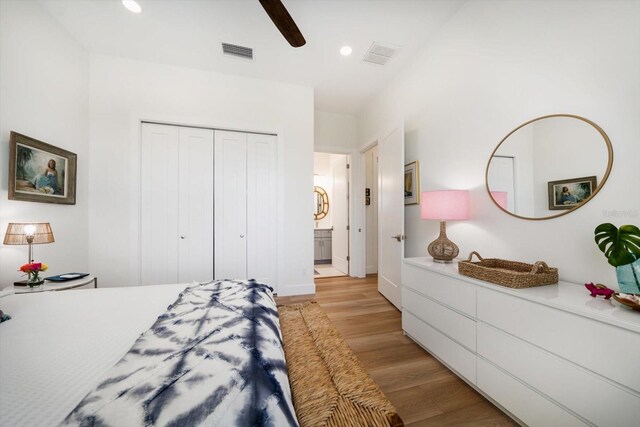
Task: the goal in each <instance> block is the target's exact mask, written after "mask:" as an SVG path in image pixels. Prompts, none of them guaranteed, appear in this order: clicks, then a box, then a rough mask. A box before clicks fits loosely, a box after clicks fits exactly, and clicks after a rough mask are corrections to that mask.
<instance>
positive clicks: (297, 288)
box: [278, 283, 316, 297]
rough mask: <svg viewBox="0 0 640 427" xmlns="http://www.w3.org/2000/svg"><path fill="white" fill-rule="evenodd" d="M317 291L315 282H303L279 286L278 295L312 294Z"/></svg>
mask: <svg viewBox="0 0 640 427" xmlns="http://www.w3.org/2000/svg"><path fill="white" fill-rule="evenodd" d="M315 293H316V285H315V283H309V284H303V285H287V286H278V296H279V297H288V296H292V295H311V294H315Z"/></svg>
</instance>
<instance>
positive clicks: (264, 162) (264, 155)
mask: <svg viewBox="0 0 640 427" xmlns="http://www.w3.org/2000/svg"><path fill="white" fill-rule="evenodd" d="M276 154H277V151H276V137H275V136H274V135H261V134H251V133H250V134H248V135H247V237H248V239H249V240H248V242H247V277H248V278H251V279H256V280H257V281H259V282H262V283H266V284H267V285H270V286H272V287H273V288H274V289H275V288H276V271H277V259H278V258H277V256H276V253H277V249H278V247H277V241H276V228H277V216H276V209H277V203H276V202H277V194H276V190H277V184H276V177H277V175H276V171H277V163H276V161H277V157H276Z"/></svg>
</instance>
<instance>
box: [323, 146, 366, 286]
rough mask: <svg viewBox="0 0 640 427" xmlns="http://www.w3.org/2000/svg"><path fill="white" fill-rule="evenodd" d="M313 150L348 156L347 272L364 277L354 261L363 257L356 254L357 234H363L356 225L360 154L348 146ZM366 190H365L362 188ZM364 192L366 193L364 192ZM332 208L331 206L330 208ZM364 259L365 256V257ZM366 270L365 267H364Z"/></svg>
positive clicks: (357, 249)
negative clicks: (357, 162) (355, 184)
mask: <svg viewBox="0 0 640 427" xmlns="http://www.w3.org/2000/svg"><path fill="white" fill-rule="evenodd" d="M313 152H314V153H325V154H343V155H346V156H347V163H348V164H349V169H347V170H348V172H347V179H348V180H349V185H348V186H347V188H348V191H349V203H347V205H348V207H349V212H348V214H347V215H348V222H349V233H348V236H349V237H348V240H349V243H348V244H349V248H348V251H349V272H348V273H347V275H348V276H350V277H364V274H361V273H360V269H359V268H358V267H356V264H355V262H354V260H358V261H359V258H361V255H360V254H359V253H358V255H357V256H356V253H357V251H359V250H360V249H359V247H358V246H357V244H356V240H357V237H358V236H357V235H358V234H361V233H359V232H358V231H357V230H358V227H357V226H355V225H354V209H355V208H356V206H357V203H356V200H357V197H355V196H354V195H355V194H359V193H356V191H357V190H356V189H355V186H354V182H353V180H354V177H355V176H356V172H355V171H354V163H355V161H356V156H357V154H358V152H357V151H354V150H350V149H348V148H341V147H322V146H314V147H313ZM362 191H364V190H362ZM363 194H364V193H363ZM329 209H331V208H329ZM360 230H362V227H360ZM363 259H364V258H363ZM362 270H364V268H363V269H362Z"/></svg>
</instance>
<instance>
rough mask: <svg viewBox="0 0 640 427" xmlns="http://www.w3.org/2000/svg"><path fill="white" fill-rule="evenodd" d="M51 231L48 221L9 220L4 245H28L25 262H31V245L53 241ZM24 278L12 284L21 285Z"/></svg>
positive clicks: (24, 282) (23, 283) (23, 282)
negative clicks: (27, 254) (27, 256)
mask: <svg viewBox="0 0 640 427" xmlns="http://www.w3.org/2000/svg"><path fill="white" fill-rule="evenodd" d="M54 241H55V239H54V237H53V231H52V230H51V225H49V223H48V222H11V223H9V225H8V226H7V232H6V233H5V235H4V244H5V245H29V258H28V259H27V264H28V263H30V262H33V245H39V244H43V243H53V242H54ZM26 283H27V281H26V280H23V281H19V282H15V283H14V285H20V286H23V285H25V284H26Z"/></svg>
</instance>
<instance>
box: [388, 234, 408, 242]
mask: <svg viewBox="0 0 640 427" xmlns="http://www.w3.org/2000/svg"><path fill="white" fill-rule="evenodd" d="M391 238H392V239H396V240H397V241H398V242H402V241H403V240H404V239H405V238H406V237H405V235H404V234H396V235H395V236H391Z"/></svg>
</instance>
